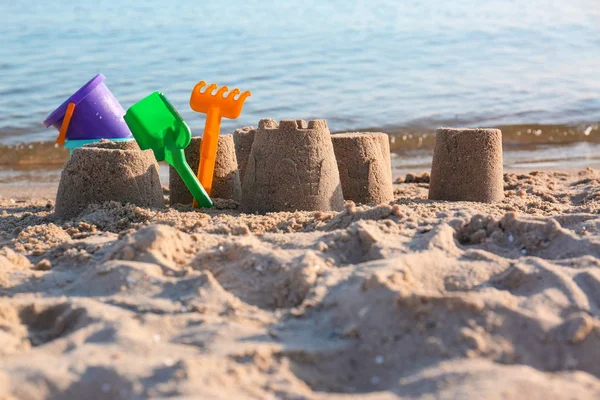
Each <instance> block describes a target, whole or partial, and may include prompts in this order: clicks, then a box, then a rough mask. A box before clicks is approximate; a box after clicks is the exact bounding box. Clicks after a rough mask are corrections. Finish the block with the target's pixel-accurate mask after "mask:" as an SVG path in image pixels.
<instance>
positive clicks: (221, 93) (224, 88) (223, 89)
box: [215, 86, 229, 98]
mask: <svg viewBox="0 0 600 400" xmlns="http://www.w3.org/2000/svg"><path fill="white" fill-rule="evenodd" d="M228 90H229V88H228V87H227V86H221V89H219V90H218V91H217V94H215V97H221V98H225V96H223V95H224V94H225V92H227V91H228Z"/></svg>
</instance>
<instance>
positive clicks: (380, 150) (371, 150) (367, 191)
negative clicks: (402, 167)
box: [331, 132, 394, 204]
mask: <svg viewBox="0 0 600 400" xmlns="http://www.w3.org/2000/svg"><path fill="white" fill-rule="evenodd" d="M331 141H332V142H333V150H334V151H335V156H336V159H337V164H338V169H339V171H340V180H341V183H342V191H343V193H344V199H346V200H352V201H354V202H356V203H363V204H373V203H375V204H380V203H387V202H390V201H392V200H393V199H394V189H393V186H392V163H391V159H390V143H389V138H388V135H386V134H385V133H377V132H364V133H362V132H355V133H342V134H334V135H331Z"/></svg>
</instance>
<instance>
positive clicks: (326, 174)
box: [242, 119, 344, 213]
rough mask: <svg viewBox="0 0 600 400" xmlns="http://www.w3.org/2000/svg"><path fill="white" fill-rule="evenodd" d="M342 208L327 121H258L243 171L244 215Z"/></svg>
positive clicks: (338, 179) (342, 201) (341, 197)
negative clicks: (248, 213)
mask: <svg viewBox="0 0 600 400" xmlns="http://www.w3.org/2000/svg"><path fill="white" fill-rule="evenodd" d="M343 206H344V197H343V194H342V184H341V182H340V174H339V172H338V167H337V162H336V159H335V153H334V151H333V144H332V142H331V134H330V132H329V128H328V127H327V122H325V120H311V121H308V123H306V121H303V120H281V121H280V123H279V124H277V122H276V121H275V120H274V119H261V120H260V121H259V122H258V129H256V131H255V134H254V141H253V143H252V148H251V151H250V155H249V156H248V162H247V164H246V167H245V173H244V180H243V182H242V210H244V211H246V212H251V213H255V212H256V213H267V212H284V211H297V210H301V211H340V210H341V209H342V208H343Z"/></svg>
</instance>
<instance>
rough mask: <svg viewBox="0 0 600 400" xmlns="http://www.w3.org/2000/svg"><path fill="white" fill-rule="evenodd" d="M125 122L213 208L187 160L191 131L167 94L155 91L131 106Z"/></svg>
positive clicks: (200, 200)
mask: <svg viewBox="0 0 600 400" xmlns="http://www.w3.org/2000/svg"><path fill="white" fill-rule="evenodd" d="M124 119H125V122H126V123H127V125H128V126H129V129H130V130H131V133H132V134H133V137H134V138H135V140H136V141H137V143H138V145H139V146H140V148H141V149H142V150H148V149H152V151H153V152H154V156H155V157H156V160H157V161H163V160H164V161H166V162H167V163H169V164H170V165H171V166H173V168H175V170H176V171H177V173H178V174H179V176H180V177H181V179H183V182H184V183H185V186H187V188H188V189H189V191H190V192H191V193H192V196H194V198H195V199H196V201H197V202H198V205H199V206H200V207H204V208H210V207H212V206H213V202H212V200H211V199H210V197H209V196H208V194H207V193H206V191H205V190H204V188H203V187H202V185H200V182H198V179H197V178H196V176H195V175H194V173H193V172H192V169H191V168H190V166H189V165H188V163H187V161H186V160H185V154H184V152H183V149H185V148H186V147H188V145H189V144H190V141H191V140H192V133H191V132H190V128H189V127H188V126H187V124H186V123H185V121H184V120H183V119H182V118H181V116H180V115H179V113H178V112H177V110H175V108H173V106H172V105H171V103H170V102H169V100H167V98H166V97H165V95H164V94H162V93H160V92H154V93H152V94H151V95H149V96H148V97H146V98H144V99H142V100H140V101H138V102H137V103H135V104H134V105H132V106H131V107H129V109H128V110H127V113H126V114H125V117H124Z"/></svg>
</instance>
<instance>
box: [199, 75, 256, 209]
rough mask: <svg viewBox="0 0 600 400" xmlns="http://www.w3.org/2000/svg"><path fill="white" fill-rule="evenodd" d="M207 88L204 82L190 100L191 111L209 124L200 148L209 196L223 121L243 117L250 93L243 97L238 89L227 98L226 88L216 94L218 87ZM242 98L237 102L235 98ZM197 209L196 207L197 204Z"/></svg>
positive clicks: (201, 178)
mask: <svg viewBox="0 0 600 400" xmlns="http://www.w3.org/2000/svg"><path fill="white" fill-rule="evenodd" d="M204 86H206V82H204V81H201V82H200V83H198V84H197V85H196V86H195V87H194V90H193V91H192V96H191V97H190V107H192V110H194V111H196V112H200V113H204V114H206V123H205V125H204V136H202V144H201V145H200V163H199V165H198V180H199V181H200V183H201V184H202V186H203V187H204V189H205V190H206V192H207V193H208V194H209V195H210V190H211V189H212V180H213V174H214V172H215V161H216V159H217V145H218V143H219V132H220V130H221V118H223V117H224V118H229V119H236V118H237V117H239V116H240V114H241V113H242V107H243V106H244V101H245V100H246V98H247V97H248V96H250V95H251V93H250V92H249V91H245V92H244V93H242V94H240V90H239V89H233V90H232V91H231V92H229V94H228V95H227V96H225V94H226V93H227V91H228V90H229V88H228V87H227V86H222V87H221V88H220V89H219V90H217V93H215V94H212V92H213V91H214V90H215V89H217V87H218V86H217V85H216V84H214V83H213V84H211V85H208V87H207V88H206V89H205V90H204V92H201V91H200V90H201V89H202V88H203V87H204ZM238 94H240V96H239V97H238V98H237V99H236V98H235V96H237V95H238ZM194 207H197V204H196V201H195V200H194Z"/></svg>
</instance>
